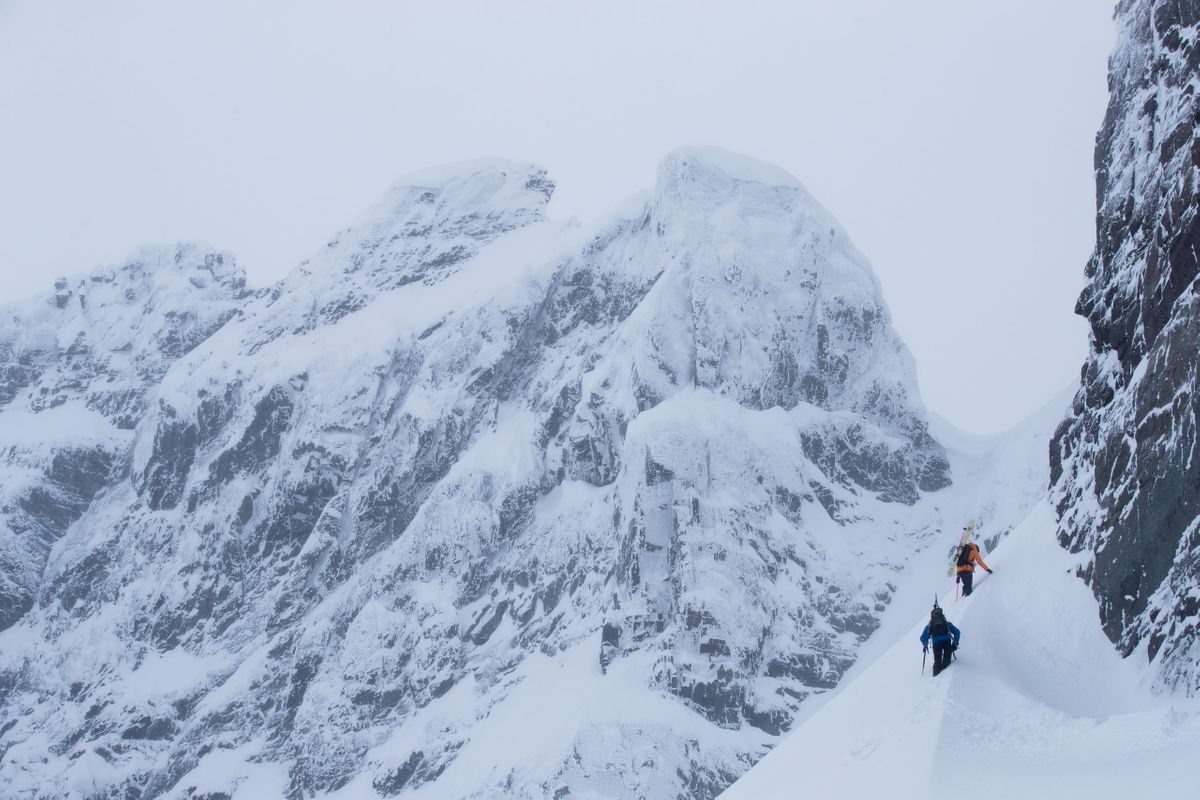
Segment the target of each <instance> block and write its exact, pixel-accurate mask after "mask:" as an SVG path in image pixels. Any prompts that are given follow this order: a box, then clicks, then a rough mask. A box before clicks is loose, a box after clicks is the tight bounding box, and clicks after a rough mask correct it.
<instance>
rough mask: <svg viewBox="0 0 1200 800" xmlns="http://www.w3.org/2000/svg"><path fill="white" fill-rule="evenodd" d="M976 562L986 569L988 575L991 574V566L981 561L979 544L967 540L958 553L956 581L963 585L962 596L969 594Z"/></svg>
mask: <svg viewBox="0 0 1200 800" xmlns="http://www.w3.org/2000/svg"><path fill="white" fill-rule="evenodd" d="M976 564H978V565H979V566H981V567H983V568H984V569H986V570H987V573H988V575H991V574H992V568H991V567H989V566H988V565H987V564H985V563H983V558H982V557H981V556H980V555H979V545H977V544H975V543H974V542H967V543H966V544H965V545H963V547H962V550H960V551H959V553H958V582H959V583H961V584H962V586H963V590H962V593H963V597H966V596H967V595H969V594H971V582H972V581H974V580H975V565H976Z"/></svg>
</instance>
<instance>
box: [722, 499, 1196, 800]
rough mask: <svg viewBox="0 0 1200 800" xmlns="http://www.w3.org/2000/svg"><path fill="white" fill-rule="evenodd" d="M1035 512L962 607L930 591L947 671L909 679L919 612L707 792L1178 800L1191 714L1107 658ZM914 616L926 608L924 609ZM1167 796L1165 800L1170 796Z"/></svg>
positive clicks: (1186, 789)
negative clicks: (944, 623) (938, 602)
mask: <svg viewBox="0 0 1200 800" xmlns="http://www.w3.org/2000/svg"><path fill="white" fill-rule="evenodd" d="M1054 531H1055V521H1054V515H1053V511H1052V509H1051V508H1050V507H1049V505H1048V504H1047V503H1045V502H1042V503H1039V504H1038V505H1037V507H1036V508H1035V509H1034V511H1033V512H1032V513H1031V514H1030V515H1029V516H1028V518H1027V519H1026V520H1025V521H1024V522H1023V523H1022V524H1021V525H1019V526H1018V527H1017V529H1016V530H1015V531H1014V532H1013V533H1012V534H1011V535H1010V537H1009V538H1008V539H1007V540H1006V542H1005V543H1004V545H1003V547H1002V548H1001V549H1000V550H999V551H998V552H997V553H996V554H995V555H994V556H993V557H991V558H989V563H990V564H991V566H992V567H993V568H994V569H995V574H994V575H992V576H988V575H986V574H985V575H983V576H982V580H978V581H977V584H976V586H977V591H976V592H975V594H973V595H972V596H971V597H970V598H968V599H964V600H959V601H955V600H953V599H952V598H953V589H954V587H953V584H952V582H951V581H950V579H947V578H945V577H944V575H943V578H942V581H941V582H940V583H933V584H931V586H930V589H931V593H932V590H940V593H941V595H942V597H943V598H944V599H945V601H946V602H945V606H946V608H947V611H948V614H947V616H948V618H949V619H950V620H951V621H952V622H954V623H955V624H956V625H957V626H958V627H959V628H960V629H961V630H962V635H963V639H962V647H961V648H960V650H959V656H960V658H959V660H958V661H957V663H955V664H954V666H953V667H952V668H951V669H950V670H949V671H948V672H946V673H944V674H943V675H941V676H939V677H938V679H937V680H934V679H932V678H931V677H930V674H929V670H928V668H926V669H925V671H924V673H923V674H922V672H921V663H920V662H921V647H920V644H919V642H918V636H919V635H920V632H921V629H922V627H923V626H924V623H925V617H924V614H923V613H922V614H921V615H919V616H916V615H914V617H913V618H912V619H911V621H912V625H911V626H910V627H909V628H908V629H907V630H905V631H904V633H903V635H902V636H900V637H899V638H898V639H897V640H896V641H895V643H894V644H893V645H892V646H891V647H890V649H888V650H887V651H886V652H885V653H883V654H882V655H881V656H880V657H879V658H878V659H877V660H875V661H874V662H873V663H872V664H870V666H869V667H868V668H866V669H865V671H863V672H862V673H861V675H858V676H848V681H847V685H846V688H845V689H844V690H843V691H841V692H840V693H839V694H838V695H837V696H835V697H834V698H833V699H832V700H830V701H829V702H828V704H827V705H826V706H825V707H824V708H821V709H820V710H818V711H817V712H816V713H814V714H813V715H812V717H811V718H809V719H808V720H807V721H806V722H805V723H804V724H802V725H800V726H799V728H798V729H797V730H796V731H795V732H794V733H793V734H792V735H791V736H789V737H788V738H787V739H786V740H785V741H784V742H783V743H781V744H780V745H779V747H777V748H776V749H775V750H774V751H773V752H772V753H771V754H770V755H769V756H767V757H766V758H765V759H763V760H762V761H761V762H759V764H758V765H756V766H755V767H754V768H753V769H752V770H750V771H749V772H748V773H747V774H746V775H745V776H743V777H742V778H741V780H739V781H738V782H737V783H735V784H734V785H733V786H732V787H730V788H729V789H728V790H727V791H726V792H725V793H724V794H722V795H721V797H722V798H724V800H743V798H744V799H745V800H749V799H750V798H753V799H754V800H770V798H784V797H787V798H791V797H795V796H796V793H797V791H802V792H803V793H804V794H805V795H806V796H814V797H822V796H834V795H835V794H836V796H839V797H867V796H876V795H878V796H886V797H889V798H906V797H921V798H924V797H931V796H933V793H934V789H935V787H937V788H938V789H945V788H947V785H948V784H949V783H954V784H958V785H968V786H969V787H970V794H971V796H972V797H974V798H991V797H996V798H1012V797H1022V796H1027V797H1052V796H1070V797H1089V798H1093V800H1103V799H1104V798H1122V800H1123V799H1124V798H1128V797H1133V796H1167V797H1175V796H1178V797H1185V796H1190V795H1189V793H1191V792H1194V791H1195V786H1196V781H1197V780H1198V779H1200V765H1198V764H1197V762H1196V761H1195V759H1194V753H1195V752H1196V749H1197V747H1200V704H1197V703H1196V702H1195V701H1194V700H1188V699H1183V698H1178V697H1163V696H1158V695H1154V694H1152V693H1151V691H1150V687H1149V684H1150V679H1151V676H1150V675H1149V673H1148V671H1147V670H1145V669H1142V668H1139V667H1138V666H1137V665H1136V664H1134V663H1132V662H1130V661H1126V660H1123V659H1122V658H1121V657H1120V655H1119V654H1118V653H1117V652H1116V651H1115V650H1114V649H1113V647H1112V644H1111V643H1110V642H1109V641H1108V639H1107V638H1106V637H1105V636H1104V634H1103V632H1102V631H1101V630H1100V627H1099V625H1098V624H1097V623H1096V622H1095V621H1094V620H1095V601H1094V600H1093V599H1092V597H1091V594H1090V592H1089V591H1088V590H1087V588H1086V587H1085V586H1084V585H1082V584H1081V583H1080V582H1079V580H1078V579H1077V578H1075V577H1074V571H1075V567H1076V566H1077V565H1076V563H1075V557H1073V556H1072V555H1070V554H1068V553H1065V552H1064V551H1062V550H1061V549H1060V548H1059V547H1058V544H1057V542H1056V541H1055V536H1054ZM927 605H928V604H927ZM1176 792H1177V794H1176Z"/></svg>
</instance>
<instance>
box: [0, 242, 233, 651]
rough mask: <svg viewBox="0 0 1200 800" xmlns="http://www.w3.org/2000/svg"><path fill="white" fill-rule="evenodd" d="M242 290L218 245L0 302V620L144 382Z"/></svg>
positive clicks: (141, 399)
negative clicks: (27, 300) (23, 300)
mask: <svg viewBox="0 0 1200 800" xmlns="http://www.w3.org/2000/svg"><path fill="white" fill-rule="evenodd" d="M248 296H249V292H248V291H247V290H246V288H245V278H244V276H243V275H242V273H241V271H240V270H238V269H237V268H236V267H235V265H234V263H233V260H232V258H231V257H230V256H229V255H227V254H223V253H217V252H215V251H212V250H209V249H207V248H204V247H201V246H198V245H180V246H179V247H178V248H173V249H169V250H168V249H163V248H147V249H145V250H143V251H142V252H139V253H138V254H136V255H135V256H134V257H133V258H132V259H131V260H130V261H129V262H128V263H126V264H123V265H122V266H120V267H118V268H115V269H107V270H100V271H97V272H94V273H93V274H91V275H90V276H87V277H86V278H82V279H75V280H66V279H62V280H59V281H56V282H55V287H54V291H53V292H52V293H49V294H46V295H42V296H40V297H37V298H35V299H34V300H33V301H32V302H30V303H26V304H17V305H14V304H10V305H6V306H3V307H0V476H3V479H2V480H0V630H3V629H5V628H7V627H9V626H10V625H12V624H13V623H14V622H16V621H17V620H18V619H20V617H21V616H22V615H23V614H25V613H26V612H27V611H28V610H29V609H30V608H31V607H32V605H33V601H34V596H35V594H36V593H37V591H38V587H39V586H40V583H41V578H42V572H43V569H44V568H45V566H46V560H47V557H48V555H49V552H50V549H51V548H52V547H53V546H54V543H55V542H56V541H58V539H59V538H60V537H61V536H62V535H63V534H64V533H65V532H66V531H67V529H68V528H69V527H70V526H71V524H72V523H74V522H75V521H76V520H77V519H79V517H80V516H81V515H82V514H83V513H84V511H85V510H86V509H87V508H88V506H89V505H90V504H91V502H92V500H93V499H94V498H95V497H96V495H97V494H98V493H100V492H101V491H102V490H104V489H105V488H106V487H108V486H109V485H110V483H111V482H112V480H113V479H114V476H113V472H114V470H115V469H116V468H117V465H118V462H120V460H121V459H122V458H123V457H125V456H127V454H128V451H129V444H130V442H131V441H132V437H133V431H134V429H135V428H136V427H137V425H138V423H139V422H140V421H141V420H142V418H143V417H144V416H145V415H146V405H147V402H148V394H149V392H150V390H151V389H153V388H154V387H155V386H156V385H157V383H158V382H159V381H160V380H161V379H162V377H163V375H164V374H165V373H166V371H167V369H168V368H169V367H170V366H171V364H172V363H174V361H175V360H176V359H178V358H180V357H181V356H183V355H184V354H186V353H187V352H188V351H190V350H191V349H192V348H194V347H195V346H196V345H198V344H199V343H200V342H202V341H204V340H205V339H206V338H207V337H208V336H209V334H211V333H212V332H213V331H215V330H216V329H217V328H219V327H220V326H221V325H223V324H224V323H225V322H226V321H227V320H228V319H229V318H230V317H232V316H233V315H235V314H236V313H237V309H238V307H239V306H240V305H241V303H242V302H243V301H244V300H245V299H246V298H247V297H248Z"/></svg>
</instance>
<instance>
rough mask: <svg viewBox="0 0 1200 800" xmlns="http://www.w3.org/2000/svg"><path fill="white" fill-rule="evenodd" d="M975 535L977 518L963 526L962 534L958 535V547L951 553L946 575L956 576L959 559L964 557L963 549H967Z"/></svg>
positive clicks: (949, 576) (948, 576)
mask: <svg viewBox="0 0 1200 800" xmlns="http://www.w3.org/2000/svg"><path fill="white" fill-rule="evenodd" d="M974 535H975V520H971V521H969V522H968V523H967V527H965V528H963V532H962V536H960V537H958V547H957V548H955V550H954V552H953V553H951V554H950V568H949V569H948V570H946V577H947V578H952V577H954V573H955V571H956V570H957V569H958V567H959V566H960V564H961V562H960V561H959V559H961V558H962V553H963V550H964V549H966V546H967V543H968V542H970V541H971V537H972V536H974Z"/></svg>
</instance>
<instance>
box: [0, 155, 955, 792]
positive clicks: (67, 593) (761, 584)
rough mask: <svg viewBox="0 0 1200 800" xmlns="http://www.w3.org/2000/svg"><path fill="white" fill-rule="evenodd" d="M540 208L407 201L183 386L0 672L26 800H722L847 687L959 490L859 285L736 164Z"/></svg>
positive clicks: (689, 161) (467, 191) (875, 305)
mask: <svg viewBox="0 0 1200 800" xmlns="http://www.w3.org/2000/svg"><path fill="white" fill-rule="evenodd" d="M552 189H553V184H552V183H551V182H550V181H549V180H548V179H547V178H546V176H545V173H544V172H543V171H542V170H541V169H540V168H538V167H536V166H534V165H530V164H524V163H519V162H506V161H488V162H482V163H478V162H477V163H472V164H467V165H457V166H453V167H449V168H442V169H439V170H434V171H429V172H426V173H420V174H417V175H414V176H410V177H409V178H408V179H406V180H405V181H403V182H402V183H401V184H400V185H398V186H397V187H396V188H394V189H393V190H392V191H391V192H390V193H389V194H388V196H387V197H386V198H385V200H384V201H383V202H382V203H381V204H380V205H379V206H377V207H376V208H375V209H374V210H372V212H371V213H370V214H368V215H367V216H366V217H365V218H364V220H363V221H362V222H361V223H360V224H357V225H355V226H353V227H351V228H350V229H348V230H347V231H345V232H343V233H342V234H340V235H339V236H338V237H337V238H335V239H334V240H333V241H332V242H330V243H329V245H328V246H327V247H326V248H325V249H324V250H323V251H322V252H321V253H320V254H319V255H317V256H316V257H314V258H313V259H312V260H311V261H309V262H306V263H305V264H303V265H301V266H300V267H299V268H297V269H296V270H295V271H294V272H293V273H292V274H291V275H289V276H288V277H287V278H285V279H284V280H283V281H281V282H280V283H279V284H278V285H276V286H275V287H272V288H271V289H270V290H269V291H266V292H263V293H260V294H257V295H254V296H252V297H248V298H246V300H245V302H244V303H243V304H242V307H241V309H240V311H239V313H238V314H237V315H236V316H233V317H232V318H230V319H229V320H228V321H227V322H226V323H225V324H224V325H223V326H222V327H221V328H220V329H219V330H217V331H216V332H215V333H213V334H212V335H210V336H208V337H207V338H206V339H205V340H204V341H203V342H202V343H200V344H199V345H198V346H196V347H195V348H194V349H192V350H191V351H190V352H188V353H187V354H186V355H184V356H183V357H182V358H180V359H179V360H178V361H176V362H175V363H174V364H173V365H172V366H171V367H170V369H169V370H167V371H166V373H165V374H164V375H163V376H162V378H161V380H160V381H159V382H158V385H157V388H156V389H155V390H154V396H153V402H152V403H151V404H150V406H149V407H150V411H149V413H147V414H146V415H145V416H144V418H141V419H140V421H139V422H138V423H137V425H136V427H135V429H134V431H133V433H132V441H129V442H127V443H126V444H125V445H124V449H123V450H121V451H120V453H119V454H120V456H121V458H122V463H123V464H127V465H128V466H127V467H125V468H124V469H123V471H121V473H120V476H119V478H117V479H113V480H109V481H108V482H106V483H105V484H104V487H103V492H102V493H100V495H99V497H98V498H97V499H96V500H94V501H93V502H92V503H91V505H90V507H88V508H87V510H86V512H85V513H83V516H82V518H80V519H79V520H78V521H76V522H75V523H74V525H72V526H71V527H70V529H69V531H68V532H67V534H66V536H65V537H63V538H62V540H61V541H59V542H58V544H57V545H56V547H55V550H54V552H53V554H52V557H51V560H50V564H49V565H48V567H47V569H46V574H45V576H44V578H43V579H42V581H41V583H40V584H39V587H40V588H39V591H38V595H37V597H38V602H37V605H36V607H35V608H34V609H33V610H32V611H31V612H30V613H28V614H27V615H26V617H25V618H24V619H23V620H22V622H21V624H19V625H17V626H14V627H13V628H11V629H10V630H9V631H8V632H6V633H5V634H3V635H2V636H3V638H2V639H0V645H2V647H0V652H2V655H0V704H2V705H0V709H2V710H3V713H4V717H5V718H6V719H11V720H13V722H12V724H5V727H4V728H3V733H2V734H0V737H2V740H0V747H4V748H7V749H6V750H5V755H4V764H5V780H6V781H7V789H8V791H9V792H10V793H12V794H17V795H18V796H21V795H22V794H36V793H37V792H39V791H41V792H58V793H60V794H69V793H70V792H71V791H85V790H86V791H96V792H115V793H119V792H122V791H124V790H125V789H126V788H128V787H132V786H137V787H140V788H141V790H142V791H143V793H144V794H143V796H160V795H166V796H179V797H190V796H194V795H196V794H200V795H203V794H205V793H210V794H220V793H224V794H226V795H234V794H235V793H237V792H249V791H251V790H252V789H253V791H256V792H265V793H267V794H286V795H287V796H291V797H301V796H303V797H309V796H326V795H328V796H344V797H356V798H357V797H364V796H366V797H369V796H395V795H400V794H410V795H412V796H414V797H445V798H464V797H480V798H483V797H495V796H498V795H504V796H509V797H530V798H533V797H539V798H540V797H545V796H556V797H559V798H566V797H589V796H611V797H639V796H654V797H662V796H680V797H696V798H708V797H713V796H714V795H715V794H716V793H717V792H718V791H720V789H722V788H723V787H724V786H726V785H727V784H728V783H730V782H731V781H732V780H733V779H734V778H736V777H737V776H738V775H739V774H741V772H743V771H744V770H745V769H746V768H747V767H748V766H749V765H750V764H751V763H753V761H755V760H756V759H757V758H758V757H760V756H761V755H762V753H763V752H765V751H766V750H767V749H768V748H769V747H770V745H771V743H772V741H773V738H774V737H775V736H777V735H778V734H779V733H780V732H782V731H783V730H785V729H787V728H788V726H789V725H790V724H791V721H792V719H793V718H794V717H795V715H796V713H797V711H798V709H799V708H800V705H801V703H802V702H803V701H804V700H805V699H806V698H808V697H811V696H813V695H818V694H821V693H823V692H825V691H827V690H828V689H829V688H830V687H832V686H834V685H835V684H836V682H837V681H838V679H839V677H840V676H841V675H842V674H843V673H844V671H845V670H846V669H847V668H848V667H849V666H850V664H852V663H853V661H854V659H855V657H856V655H857V653H858V651H859V648H860V645H861V644H862V642H863V641H864V640H865V639H866V638H867V637H868V636H869V635H870V634H871V633H872V631H873V630H874V629H875V627H876V626H877V625H878V620H879V615H880V613H881V612H882V611H883V610H884V609H885V608H886V605H887V603H888V602H889V600H890V598H891V596H892V593H893V592H894V591H895V589H896V585H895V583H894V580H895V577H896V575H897V574H898V573H899V572H900V571H901V570H902V568H903V566H904V564H905V563H906V561H907V559H908V558H909V557H910V554H911V553H912V552H913V550H914V549H915V548H917V547H919V546H920V545H921V544H923V543H924V542H926V541H927V540H928V538H929V536H930V535H931V533H932V531H931V524H930V521H929V519H928V518H927V515H926V514H925V510H926V508H927V506H928V504H927V502H925V501H923V500H922V498H923V497H924V496H925V495H927V494H928V493H930V492H935V491H936V490H939V489H942V488H944V487H946V486H947V485H948V483H949V478H950V469H949V464H948V462H947V460H946V457H945V453H944V451H943V450H942V448H941V446H940V445H938V444H937V443H936V442H935V441H934V440H933V438H931V437H930V435H929V432H928V427H927V423H926V419H925V413H924V410H923V409H922V407H921V405H920V400H919V397H918V396H917V391H916V388H915V381H914V377H913V370H912V365H911V360H910V358H909V356H908V354H907V352H906V350H905V349H904V347H903V345H902V344H901V343H900V342H899V340H898V339H897V337H896V336H895V334H894V332H893V331H892V329H891V327H890V323H889V319H888V313H887V309H886V307H885V305H884V303H883V300H882V297H881V296H880V292H879V287H878V284H877V282H876V281H875V279H874V277H873V276H872V274H871V272H870V269H869V266H868V265H867V263H866V261H865V260H864V259H863V257H862V256H861V255H860V254H858V253H857V251H855V250H854V248H853V247H852V246H851V244H850V243H849V242H848V240H847V239H846V236H845V234H844V233H843V232H842V231H841V229H840V228H839V227H838V225H837V224H836V222H835V221H834V220H833V219H832V218H831V217H830V215H829V214H828V212H826V211H825V210H824V209H823V208H821V207H820V205H819V204H817V203H816V201H815V200H813V198H812V197H811V196H810V195H808V194H807V192H805V190H804V189H803V188H802V187H801V186H800V185H799V183H798V182H797V181H796V180H795V179H794V178H792V177H791V176H788V175H786V174H783V173H781V172H780V171H779V170H777V169H776V168H774V167H770V166H769V165H764V164H761V163H760V162H756V161H753V160H750V159H745V158H742V157H740V156H736V155H733V154H729V153H725V152H723V151H716V150H711V149H702V148H689V149H685V150H681V151H677V152H675V153H673V154H671V155H669V156H668V157H667V158H666V159H664V161H663V163H662V165H661V167H660V170H659V178H658V182H657V184H656V186H655V188H654V190H653V191H652V192H650V193H648V194H646V195H642V196H640V197H638V198H636V199H634V200H633V201H631V202H630V203H629V204H627V205H626V206H624V207H623V209H622V210H621V211H620V212H619V213H615V214H614V215H613V216H612V217H610V218H609V219H607V220H605V221H603V222H602V223H600V224H598V225H596V226H594V227H591V228H588V229H583V228H580V227H579V226H571V225H559V224H556V223H553V222H550V221H547V220H546V219H545V218H544V216H543V209H544V207H545V203H546V201H547V200H548V199H549V196H550V193H551V191H552ZM4 413H7V412H4ZM3 419H4V416H2V415H0V420H3ZM84 654H86V655H84ZM518 723H519V724H518ZM514 740H517V741H514ZM47 753H49V755H47ZM47 787H54V788H53V789H50V788H47ZM80 787H85V788H84V789H81V788H80Z"/></svg>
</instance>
